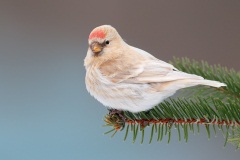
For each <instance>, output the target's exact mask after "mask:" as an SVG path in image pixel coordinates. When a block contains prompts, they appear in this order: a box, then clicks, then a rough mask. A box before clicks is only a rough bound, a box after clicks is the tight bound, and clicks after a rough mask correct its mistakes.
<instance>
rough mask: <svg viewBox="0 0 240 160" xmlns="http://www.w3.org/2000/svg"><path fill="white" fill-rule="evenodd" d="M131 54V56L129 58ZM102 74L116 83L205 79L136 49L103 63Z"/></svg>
mask: <svg viewBox="0 0 240 160" xmlns="http://www.w3.org/2000/svg"><path fill="white" fill-rule="evenodd" d="M129 54H131V56H128V55H129ZM100 72H101V73H102V74H103V75H104V76H105V77H106V78H108V79H109V80H110V81H112V82H114V83H120V82H123V83H158V82H169V81H175V80H180V79H203V78H202V77H200V76H197V75H193V74H188V73H184V72H181V71H178V70H177V69H176V68H174V66H172V65H171V64H168V63H166V62H164V61H161V60H158V59H157V58H155V57H154V56H152V55H151V54H149V53H147V52H145V51H143V50H140V49H138V48H134V47H132V48H131V50H130V52H129V53H128V54H123V55H122V56H121V57H119V58H117V59H111V60H109V61H106V62H105V63H103V64H102V65H101V66H100Z"/></svg>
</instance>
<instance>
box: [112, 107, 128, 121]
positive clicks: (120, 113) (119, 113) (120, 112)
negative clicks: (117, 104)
mask: <svg viewBox="0 0 240 160" xmlns="http://www.w3.org/2000/svg"><path fill="white" fill-rule="evenodd" d="M114 114H116V115H118V116H119V117H120V118H121V119H122V121H124V122H125V120H126V118H125V117H124V115H123V111H120V110H117V109H109V115H110V116H111V115H114Z"/></svg>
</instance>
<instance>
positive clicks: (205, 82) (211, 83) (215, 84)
mask: <svg viewBox="0 0 240 160" xmlns="http://www.w3.org/2000/svg"><path fill="white" fill-rule="evenodd" d="M193 83H196V84H198V85H206V86H212V87H217V88H219V87H222V86H227V85H226V84H225V83H221V82H218V81H212V80H206V79H203V80H196V82H194V81H193Z"/></svg>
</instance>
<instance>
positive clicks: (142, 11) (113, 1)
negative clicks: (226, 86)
mask: <svg viewBox="0 0 240 160" xmlns="http://www.w3.org/2000/svg"><path fill="white" fill-rule="evenodd" d="M102 24H110V25H112V26H114V27H115V28H116V29H117V30H118V31H119V33H120V34H121V36H122V37H123V38H124V39H125V40H126V41H127V43H129V44H131V45H133V46H136V47H139V48H141V49H144V50H146V51H148V52H150V53H152V54H153V55H154V56H156V57H157V58H159V59H161V60H164V61H169V60H171V59H172V57H173V56H177V57H185V56H187V57H189V58H194V59H197V60H206V61H208V62H209V63H210V64H221V65H223V66H227V67H229V68H234V69H236V70H239V69H240V65H239V59H240V30H239V28H240V1H238V0H230V1H229V0H222V1H218V0H212V1H209V0H201V1H192V0H182V1H178V0H175V1H174V0H171V1H165V0H158V1H137V0H136V1H127V0H121V1H120V0H107V1H106V0H101V1H94V0H92V1H89V0H21V1H19V0H0V159H1V160H55V159H56V160H66V159H67V160H79V159H83V160H88V159H89V160H90V159H91V160H93V159H96V160H98V159H99V160H102V159H115V160H122V159H132V160H144V159H152V160H154V159H170V160H173V159H178V160H185V159H195V160H202V159H218V160H226V159H228V160H239V158H240V151H239V150H238V151H235V147H234V146H232V145H230V144H228V145H227V147H225V148H224V147H223V144H224V138H223V136H222V134H221V133H220V132H218V136H217V137H214V136H212V138H211V139H210V140H208V139H207V134H206V131H205V130H204V129H202V130H201V133H200V134H199V135H192V134H190V137H189V142H188V143H187V144H186V143H185V142H183V141H182V142H178V137H177V134H176V133H173V137H172V139H171V143H170V144H167V142H166V140H164V141H163V142H162V143H157V142H155V141H154V140H153V143H152V144H150V145H149V144H148V140H147V139H145V140H146V141H145V143H144V144H142V145H140V144H139V143H138V142H139V141H137V143H135V144H132V143H131V139H128V140H127V141H126V142H123V137H124V134H123V133H117V135H116V136H115V137H114V138H112V139H111V138H110V136H109V135H107V136H105V135H103V133H104V132H106V131H108V130H109V129H110V128H104V127H102V125H103V124H104V122H103V120H102V119H103V118H104V115H105V114H106V113H107V109H106V108H104V107H103V106H102V104H100V103H99V102H97V101H96V100H95V99H94V98H92V97H91V96H90V95H89V94H88V93H87V91H86V89H85V84H84V77H85V69H84V66H83V59H84V57H85V55H86V51H87V47H88V44H87V39H88V35H89V33H90V32H91V30H92V29H93V28H95V27H97V26H99V25H102ZM146 137H147V136H146Z"/></svg>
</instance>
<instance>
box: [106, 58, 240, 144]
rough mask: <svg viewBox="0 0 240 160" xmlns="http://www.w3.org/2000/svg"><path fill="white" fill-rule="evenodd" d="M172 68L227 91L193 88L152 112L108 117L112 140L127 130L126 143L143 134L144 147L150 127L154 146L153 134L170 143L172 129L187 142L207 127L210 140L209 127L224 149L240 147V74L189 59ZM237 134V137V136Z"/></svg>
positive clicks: (177, 61)
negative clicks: (221, 84)
mask: <svg viewBox="0 0 240 160" xmlns="http://www.w3.org/2000/svg"><path fill="white" fill-rule="evenodd" d="M172 64H173V65H174V66H175V67H176V68H178V69H179V70H181V71H184V72H188V73H193V74H197V75H200V76H203V77H204V78H206V79H212V80H217V81H221V82H224V83H226V84H227V87H223V88H220V89H218V88H217V89H216V88H212V87H206V86H196V87H191V88H187V89H183V90H181V94H180V95H179V96H178V98H169V99H168V100H165V101H164V102H162V103H160V104H159V105H157V106H156V107H154V108H152V109H151V110H149V111H145V112H139V113H131V112H128V111H122V112H116V113H114V114H107V115H106V116H105V122H106V126H111V127H112V129H111V130H110V131H108V132H106V134H107V133H112V132H113V135H112V137H113V136H114V135H115V134H116V133H117V132H118V131H123V130H125V136H124V140H126V139H127V137H128V134H129V132H132V134H133V135H132V141H133V142H135V141H136V139H137V136H138V133H141V143H143V141H144V135H145V129H146V128H147V126H151V134H150V138H149V143H151V142H152V140H153V136H154V134H156V135H157V141H162V139H163V137H164V136H167V137H168V143H169V142H170V139H171V132H172V128H176V129H177V132H178V139H179V140H181V139H182V138H183V139H185V141H186V142H187V141H188V135H189V131H191V132H193V133H194V132H195V131H196V130H197V132H199V130H200V127H199V126H200V125H204V126H205V128H206V131H207V135H208V137H209V138H210V135H211V134H210V131H211V130H210V126H211V127H213V130H214V134H216V128H219V129H220V130H222V133H223V134H224V135H225V144H224V145H226V142H232V143H234V144H237V146H240V138H239V135H240V129H239V128H240V98H239V97H240V86H239V84H240V73H239V72H236V71H234V70H233V69H231V70H228V69H227V68H225V67H221V66H220V65H218V66H216V65H215V66H210V65H208V63H207V62H204V61H202V62H197V61H195V60H189V59H188V58H181V59H180V58H174V61H173V62H172ZM195 128H197V129H195ZM181 130H182V132H181ZM234 131H235V132H236V133H237V132H238V134H235V135H234V134H233V133H234ZM229 136H230V138H229Z"/></svg>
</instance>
